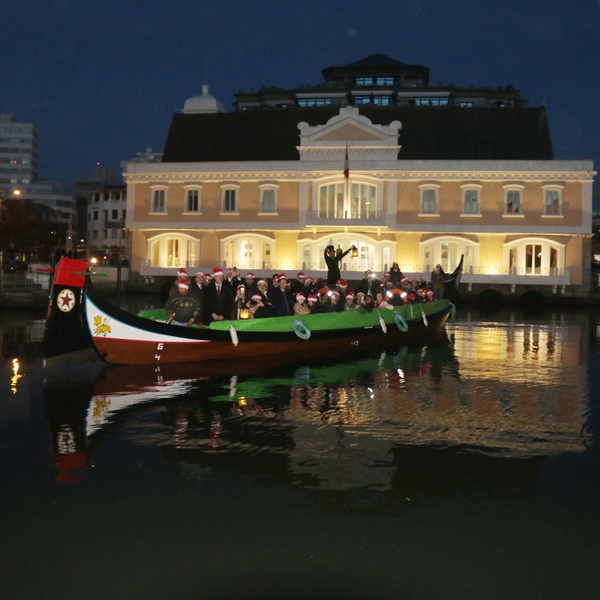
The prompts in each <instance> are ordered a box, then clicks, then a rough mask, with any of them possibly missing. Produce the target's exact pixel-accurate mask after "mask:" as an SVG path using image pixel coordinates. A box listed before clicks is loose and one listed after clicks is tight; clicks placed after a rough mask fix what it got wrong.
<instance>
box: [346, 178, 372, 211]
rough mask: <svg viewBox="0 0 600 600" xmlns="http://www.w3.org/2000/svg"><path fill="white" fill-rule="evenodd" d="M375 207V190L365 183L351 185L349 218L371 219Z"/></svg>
mask: <svg viewBox="0 0 600 600" xmlns="http://www.w3.org/2000/svg"><path fill="white" fill-rule="evenodd" d="M376 206H377V188H376V187H375V186H374V185H368V184H365V183H353V184H352V186H351V189H350V218H351V219H370V218H371V219H372V218H373V217H374V216H375V212H376V211H375V209H376Z"/></svg>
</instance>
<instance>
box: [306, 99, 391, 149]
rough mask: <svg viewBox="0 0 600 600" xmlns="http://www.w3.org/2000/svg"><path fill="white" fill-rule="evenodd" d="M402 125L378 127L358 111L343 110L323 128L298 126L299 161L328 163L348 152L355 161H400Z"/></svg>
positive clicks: (355, 109) (318, 126) (351, 108)
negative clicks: (342, 152)
mask: <svg viewBox="0 0 600 600" xmlns="http://www.w3.org/2000/svg"><path fill="white" fill-rule="evenodd" d="M401 127H402V125H401V123H400V121H392V122H391V123H390V124H389V125H376V124H373V123H372V122H371V120H370V119H368V118H367V117H364V116H362V115H360V114H359V110H358V108H356V107H351V106H349V107H344V108H341V109H340V113H339V115H336V116H335V117H332V118H331V119H329V121H327V123H325V124H323V125H309V124H308V123H305V122H302V123H298V129H299V130H300V146H299V147H298V151H299V152H300V160H311V161H314V160H327V158H332V157H333V156H334V155H338V154H339V153H340V151H345V149H346V148H348V152H349V154H351V155H352V158H353V159H355V160H361V161H362V160H397V158H398V152H399V150H400V146H399V145H398V136H399V131H400V129H401Z"/></svg>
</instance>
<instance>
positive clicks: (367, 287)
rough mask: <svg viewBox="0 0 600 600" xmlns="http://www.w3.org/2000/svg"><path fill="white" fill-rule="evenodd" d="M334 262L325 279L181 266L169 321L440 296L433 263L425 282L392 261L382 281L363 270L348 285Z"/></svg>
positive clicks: (367, 306)
mask: <svg viewBox="0 0 600 600" xmlns="http://www.w3.org/2000/svg"><path fill="white" fill-rule="evenodd" d="M327 252H328V250H326V253H327ZM334 252H335V250H334ZM338 254H339V253H338ZM337 264H339V263H336V264H335V265H333V266H334V269H333V276H337V277H336V278H335V279H333V277H332V276H331V275H332V269H331V266H329V264H328V267H329V268H328V277H327V280H326V281H323V280H320V279H315V278H313V277H311V276H310V275H307V274H305V273H302V272H301V273H297V275H296V277H295V278H293V279H290V278H288V277H287V276H286V275H285V273H276V274H274V275H273V277H272V278H271V279H270V280H269V281H268V280H267V279H264V278H261V277H255V276H254V273H251V272H248V273H246V274H245V275H244V276H243V277H242V276H241V274H240V271H239V269H237V268H235V267H233V268H231V269H227V270H226V271H223V269H221V268H219V267H215V268H214V269H213V270H212V273H204V272H201V271H198V272H196V273H195V274H194V275H193V277H192V278H190V277H189V275H188V273H187V271H186V270H185V269H179V271H178V273H177V280H176V281H174V282H173V284H172V286H171V289H170V292H169V298H168V299H167V302H166V305H165V309H166V312H167V315H168V317H169V319H170V322H171V323H173V324H178V325H187V326H190V325H193V324H194V323H196V324H199V325H200V324H201V325H209V324H210V323H211V322H212V321H222V320H228V319H233V320H237V319H240V318H246V319H248V318H250V319H259V318H263V317H277V316H292V315H308V314H315V313H328V312H341V311H345V310H360V311H363V312H370V311H372V310H374V309H376V308H380V309H390V310H393V309H394V307H395V306H400V305H405V304H413V303H421V302H432V301H434V300H439V299H441V298H442V297H443V295H444V279H445V277H446V274H445V273H444V271H443V269H442V267H441V265H437V266H436V267H435V270H434V271H433V272H432V273H431V279H430V281H429V283H428V282H426V281H425V279H424V278H423V277H421V278H420V279H416V278H412V279H409V278H408V277H407V276H406V275H404V274H403V273H402V271H401V270H400V268H399V266H398V263H396V262H394V263H393V265H392V267H391V269H390V271H389V272H386V273H384V274H383V277H382V279H381V280H379V279H377V278H375V275H374V273H373V272H372V271H370V270H367V271H365V273H364V277H363V278H362V279H361V280H360V282H359V283H358V285H357V286H356V287H355V289H348V283H347V282H346V281H345V280H344V279H343V278H342V277H341V276H340V273H339V270H338V271H337V272H335V267H336V266H337Z"/></svg>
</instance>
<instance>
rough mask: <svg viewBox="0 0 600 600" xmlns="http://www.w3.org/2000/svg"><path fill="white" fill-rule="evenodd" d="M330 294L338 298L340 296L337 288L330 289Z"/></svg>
mask: <svg viewBox="0 0 600 600" xmlns="http://www.w3.org/2000/svg"><path fill="white" fill-rule="evenodd" d="M329 295H330V296H337V297H338V298H339V297H340V293H339V292H338V291H337V290H331V292H329Z"/></svg>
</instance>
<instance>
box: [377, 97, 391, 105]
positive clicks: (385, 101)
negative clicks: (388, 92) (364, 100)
mask: <svg viewBox="0 0 600 600" xmlns="http://www.w3.org/2000/svg"><path fill="white" fill-rule="evenodd" d="M391 103H392V97H391V96H373V104H374V105H375V106H389V105H390V104H391Z"/></svg>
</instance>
